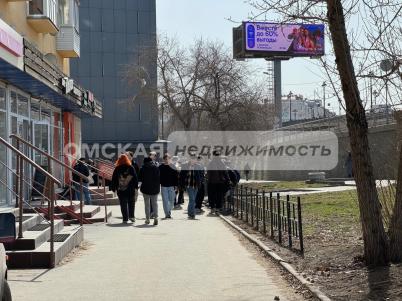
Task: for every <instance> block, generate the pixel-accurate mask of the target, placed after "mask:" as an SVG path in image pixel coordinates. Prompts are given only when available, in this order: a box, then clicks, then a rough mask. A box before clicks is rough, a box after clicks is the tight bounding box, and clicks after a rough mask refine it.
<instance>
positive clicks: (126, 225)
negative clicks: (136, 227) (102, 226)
mask: <svg viewBox="0 0 402 301" xmlns="http://www.w3.org/2000/svg"><path fill="white" fill-rule="evenodd" d="M132 225H133V224H132V223H127V224H123V223H121V224H106V226H108V227H111V228H125V227H131V226H132Z"/></svg>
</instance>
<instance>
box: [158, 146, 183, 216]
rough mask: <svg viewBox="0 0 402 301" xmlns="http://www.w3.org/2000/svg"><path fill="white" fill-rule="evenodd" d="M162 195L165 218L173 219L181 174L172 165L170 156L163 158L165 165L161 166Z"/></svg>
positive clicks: (166, 155)
mask: <svg viewBox="0 0 402 301" xmlns="http://www.w3.org/2000/svg"><path fill="white" fill-rule="evenodd" d="M159 172H160V182H161V193H162V202H163V211H164V212H165V218H166V219H168V218H172V212H171V211H172V209H173V207H174V202H175V199H176V191H175V190H176V187H177V185H178V181H179V173H178V171H177V169H176V167H175V166H174V165H173V164H172V162H171V158H170V155H169V154H165V155H164V156H163V164H161V165H159Z"/></svg>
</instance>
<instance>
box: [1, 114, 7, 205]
mask: <svg viewBox="0 0 402 301" xmlns="http://www.w3.org/2000/svg"><path fill="white" fill-rule="evenodd" d="M6 135H7V132H6V113H5V112H2V111H0V136H1V137H2V138H5V137H6ZM4 165H7V153H6V148H5V146H4V145H0V179H1V181H2V182H3V183H0V205H4V204H6V203H7V200H6V197H7V187H6V185H7V169H6V167H5V166H4Z"/></svg>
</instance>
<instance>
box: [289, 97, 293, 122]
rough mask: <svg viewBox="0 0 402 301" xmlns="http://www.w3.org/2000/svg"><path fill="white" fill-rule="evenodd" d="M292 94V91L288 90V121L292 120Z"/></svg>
mask: <svg viewBox="0 0 402 301" xmlns="http://www.w3.org/2000/svg"><path fill="white" fill-rule="evenodd" d="M292 96H293V93H292V91H290V92H289V94H288V99H289V121H292Z"/></svg>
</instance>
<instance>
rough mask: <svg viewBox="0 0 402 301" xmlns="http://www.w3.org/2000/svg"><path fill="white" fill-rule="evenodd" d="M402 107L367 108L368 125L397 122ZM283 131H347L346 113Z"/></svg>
mask: <svg viewBox="0 0 402 301" xmlns="http://www.w3.org/2000/svg"><path fill="white" fill-rule="evenodd" d="M400 109H402V107H401V105H389V106H388V107H386V108H381V109H378V108H377V109H372V110H366V118H367V123H368V127H369V128H372V127H378V126H383V125H387V124H395V123H396V120H395V117H394V112H395V111H397V110H400ZM279 130H281V131H289V130H293V131H335V132H346V131H347V125H346V115H342V116H335V117H330V118H325V119H324V118H323V119H317V120H314V121H308V122H303V123H299V124H293V125H289V126H284V127H281V128H280V129H279Z"/></svg>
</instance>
